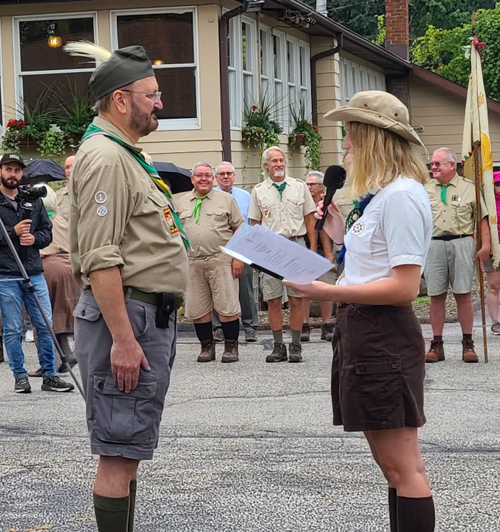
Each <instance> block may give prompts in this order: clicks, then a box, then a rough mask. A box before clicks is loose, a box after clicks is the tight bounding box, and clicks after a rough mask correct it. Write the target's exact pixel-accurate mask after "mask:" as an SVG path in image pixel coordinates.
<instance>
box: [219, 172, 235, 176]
mask: <svg viewBox="0 0 500 532" xmlns="http://www.w3.org/2000/svg"><path fill="white" fill-rule="evenodd" d="M217 175H218V176H219V177H224V176H225V175H228V176H232V175H234V172H217Z"/></svg>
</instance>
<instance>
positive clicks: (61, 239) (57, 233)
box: [40, 214, 69, 257]
mask: <svg viewBox="0 0 500 532" xmlns="http://www.w3.org/2000/svg"><path fill="white" fill-rule="evenodd" d="M50 221H51V222H52V242H51V243H50V244H49V245H48V246H47V247H46V248H43V249H41V250H40V256H41V257H47V256H49V255H57V254H58V253H65V254H69V232H68V221H67V220H66V219H64V218H63V217H62V216H59V214H56V215H55V216H54V217H53V218H52V219H51V220H50Z"/></svg>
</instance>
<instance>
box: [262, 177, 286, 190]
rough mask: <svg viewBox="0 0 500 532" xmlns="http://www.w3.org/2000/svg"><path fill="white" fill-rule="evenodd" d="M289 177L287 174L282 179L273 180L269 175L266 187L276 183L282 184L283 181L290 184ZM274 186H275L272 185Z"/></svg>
mask: <svg viewBox="0 0 500 532" xmlns="http://www.w3.org/2000/svg"><path fill="white" fill-rule="evenodd" d="M290 182H291V179H290V177H288V176H285V179H283V181H273V180H272V179H271V178H270V177H268V178H267V180H266V183H267V188H272V186H273V184H274V183H276V184H277V185H282V184H283V183H286V184H287V185H290ZM274 188H276V187H274ZM285 190H286V189H285Z"/></svg>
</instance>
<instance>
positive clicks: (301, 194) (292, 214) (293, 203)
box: [248, 176, 316, 238]
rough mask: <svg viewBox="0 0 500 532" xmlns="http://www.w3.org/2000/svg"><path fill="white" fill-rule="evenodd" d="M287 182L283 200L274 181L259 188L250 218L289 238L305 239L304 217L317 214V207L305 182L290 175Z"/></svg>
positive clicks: (267, 181)
mask: <svg viewBox="0 0 500 532" xmlns="http://www.w3.org/2000/svg"><path fill="white" fill-rule="evenodd" d="M285 182H286V187H285V189H284V190H283V195H282V197H281V198H280V193H279V192H278V189H277V188H276V187H274V186H273V181H272V180H271V178H268V179H266V180H265V181H263V182H262V183H259V184H258V185H256V186H255V188H254V189H253V190H252V201H251V203H250V208H249V210H248V217H249V218H250V219H251V220H255V221H256V222H260V223H261V224H262V225H265V226H266V227H268V228H269V229H271V230H272V231H275V232H276V233H279V234H280V235H282V236H284V237H286V238H292V237H297V236H305V234H306V232H307V230H306V224H305V222H304V216H306V215H308V214H310V213H311V212H315V211H316V205H314V200H313V199H312V196H311V194H310V192H309V190H308V189H307V185H306V184H305V182H304V181H301V180H299V179H294V178H293V177H288V176H287V177H285ZM277 184H280V183H277Z"/></svg>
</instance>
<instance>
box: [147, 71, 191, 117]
mask: <svg viewBox="0 0 500 532" xmlns="http://www.w3.org/2000/svg"><path fill="white" fill-rule="evenodd" d="M195 71H196V69H195V68H194V67H189V68H157V69H156V71H155V74H156V79H157V80H158V85H159V86H160V91H161V92H162V96H161V101H162V102H163V109H162V110H161V111H159V112H158V113H157V115H158V118H176V119H179V118H196V77H195Z"/></svg>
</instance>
